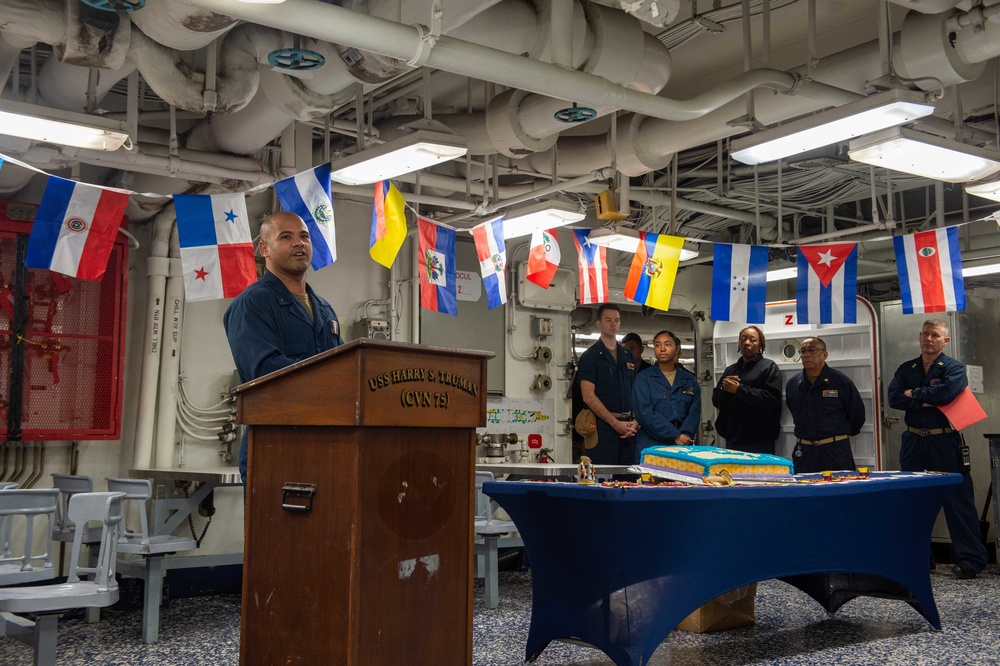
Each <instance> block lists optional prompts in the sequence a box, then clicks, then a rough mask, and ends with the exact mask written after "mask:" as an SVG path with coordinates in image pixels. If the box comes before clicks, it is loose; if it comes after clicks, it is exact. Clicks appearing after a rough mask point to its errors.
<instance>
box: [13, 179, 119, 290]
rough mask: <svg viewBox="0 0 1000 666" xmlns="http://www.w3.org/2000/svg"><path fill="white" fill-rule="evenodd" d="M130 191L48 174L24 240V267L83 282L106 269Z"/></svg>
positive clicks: (96, 278) (101, 274)
mask: <svg viewBox="0 0 1000 666" xmlns="http://www.w3.org/2000/svg"><path fill="white" fill-rule="evenodd" d="M128 198H129V195H128V194H127V193H125V192H122V191H118V190H110V189H106V188H103V187H97V186H94V185H84V184H83V183H77V182H74V181H72V180H66V179H65V178H59V177H57V176H49V180H48V182H47V183H46V185H45V193H44V194H42V202H41V204H39V206H38V212H37V213H36V214H35V222H34V224H33V225H32V227H31V236H30V237H29V238H28V251H27V255H26V256H25V258H24V265H25V266H28V267H30V268H47V269H48V270H50V271H56V272H57V273H62V274H64V275H69V276H71V277H76V278H80V279H82V280H100V279H101V277H102V276H103V275H104V270H105V269H106V268H107V267H108V258H109V257H110V256H111V248H112V246H114V243H115V236H116V235H117V234H118V226H119V225H120V224H121V222H122V215H124V213H125V206H127V205H128Z"/></svg>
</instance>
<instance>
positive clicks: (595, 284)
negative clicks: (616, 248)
mask: <svg viewBox="0 0 1000 666" xmlns="http://www.w3.org/2000/svg"><path fill="white" fill-rule="evenodd" d="M591 231H592V230H591V229H574V230H573V244H574V245H576V252H577V266H576V268H577V271H579V273H580V304H581V305H586V304H588V303H604V302H605V301H607V300H608V248H606V247H604V246H603V245H594V244H593V243H591V242H590V232H591Z"/></svg>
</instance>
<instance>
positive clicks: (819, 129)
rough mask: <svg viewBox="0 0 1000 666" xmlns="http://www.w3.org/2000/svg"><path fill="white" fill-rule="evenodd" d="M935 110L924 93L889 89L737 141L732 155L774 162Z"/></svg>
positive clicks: (749, 161) (750, 160)
mask: <svg viewBox="0 0 1000 666" xmlns="http://www.w3.org/2000/svg"><path fill="white" fill-rule="evenodd" d="M932 113H934V106H933V105H932V104H927V102H926V98H925V97H924V95H922V94H920V93H916V92H913V91H910V90H887V91H885V92H880V93H876V94H874V95H870V96H868V97H865V98H863V99H859V100H858V101H856V102H850V103H849V104H844V105H843V106H838V107H836V108H833V109H827V110H826V111H822V112H820V113H817V114H815V115H812V116H809V117H806V118H799V119H798V120H794V121H792V122H790V123H786V124H784V125H780V126H778V127H773V128H771V129H767V130H764V131H762V132H758V133H756V134H753V135H750V136H746V137H743V138H741V139H737V140H735V141H733V147H732V156H733V159H734V160H737V161H738V162H743V163H744V164H761V163H763V162H773V161H775V160H779V159H781V158H783V157H789V156H790V155H798V154H799V153H804V152H807V151H810V150H815V149H816V148H821V147H823V146H829V145H830V144H834V143H839V142H841V141H847V140H849V139H854V138H856V137H859V136H863V135H865V134H871V133H872V132H878V131H879V130H883V129H885V128H887V127H893V126H896V125H904V124H906V123H908V122H912V121H914V120H916V119H917V118H923V117H924V116H929V115H930V114H932Z"/></svg>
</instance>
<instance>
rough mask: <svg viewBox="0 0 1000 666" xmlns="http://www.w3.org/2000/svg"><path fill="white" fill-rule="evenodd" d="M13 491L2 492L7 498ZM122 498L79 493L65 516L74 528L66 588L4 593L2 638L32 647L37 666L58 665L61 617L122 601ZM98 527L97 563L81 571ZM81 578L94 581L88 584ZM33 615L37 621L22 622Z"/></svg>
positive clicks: (63, 585)
mask: <svg viewBox="0 0 1000 666" xmlns="http://www.w3.org/2000/svg"><path fill="white" fill-rule="evenodd" d="M8 492H10V491H4V494H6V493H8ZM124 497H125V496H124V495H123V494H122V493H77V494H74V495H73V497H72V498H71V499H70V501H69V507H68V509H67V517H68V519H69V520H70V521H72V523H73V525H74V526H75V527H76V530H75V537H74V539H73V550H72V560H71V561H70V565H69V576H68V577H67V579H66V582H65V583H57V584H53V585H33V586H28V587H6V588H2V589H0V636H6V637H8V638H16V639H17V640H20V641H23V642H24V643H27V644H28V645H31V646H32V647H33V648H34V651H35V660H34V664H35V666H55V664H56V635H57V632H58V623H59V616H60V615H61V614H63V613H65V612H66V611H68V610H71V609H73V608H103V607H106V606H110V605H111V604H113V603H115V602H116V601H118V583H117V581H116V580H115V560H116V559H117V556H118V539H119V535H120V532H121V526H122V499H123V498H124ZM91 523H97V524H98V525H97V526H96V528H95V530H100V532H101V541H100V549H99V551H98V556H97V564H96V565H95V566H93V567H83V566H80V564H79V562H80V551H81V550H82V549H83V535H84V533H85V531H86V529H85V528H87V527H88V526H89V525H90V524H91ZM81 576H90V577H91V579H89V580H84V579H82V578H81ZM26 613H30V614H32V616H33V617H34V621H32V620H30V619H28V618H26V617H23V616H24V614H26Z"/></svg>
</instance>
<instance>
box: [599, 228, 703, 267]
mask: <svg viewBox="0 0 1000 666" xmlns="http://www.w3.org/2000/svg"><path fill="white" fill-rule="evenodd" d="M589 239H590V242H591V243H593V244H594V245H603V246H604V247H609V248H611V249H612V250H618V251H619V252H631V253H632V254H635V251H636V250H638V249H639V232H638V231H636V230H635V229H628V228H625V227H612V228H610V229H594V230H593V231H591V232H590V236H589ZM697 256H698V250H693V249H689V248H686V247H682V248H681V259H680V260H681V261H687V260H689V259H694V258H695V257H697Z"/></svg>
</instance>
